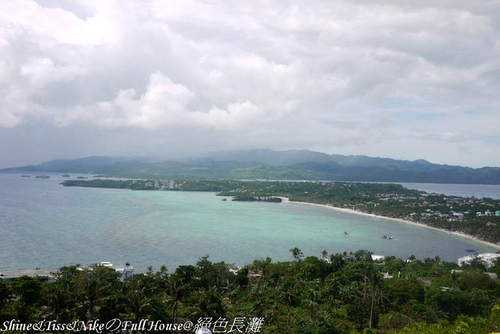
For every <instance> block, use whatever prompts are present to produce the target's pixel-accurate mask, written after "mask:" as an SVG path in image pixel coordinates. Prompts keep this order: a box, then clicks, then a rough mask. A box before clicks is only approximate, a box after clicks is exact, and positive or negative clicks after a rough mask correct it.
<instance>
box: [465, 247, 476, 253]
mask: <svg viewBox="0 0 500 334" xmlns="http://www.w3.org/2000/svg"><path fill="white" fill-rule="evenodd" d="M465 251H466V252H469V253H475V252H476V250H475V249H472V248H467V249H466V250H465Z"/></svg>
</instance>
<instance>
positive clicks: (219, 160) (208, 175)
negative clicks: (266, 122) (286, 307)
mask: <svg viewBox="0 0 500 334" xmlns="http://www.w3.org/2000/svg"><path fill="white" fill-rule="evenodd" d="M1 171H3V172H8V171H15V172H64V173H90V174H105V175H113V176H123V177H143V178H165V179H269V180H333V181H367V182H422V183H425V182H428V183H470V184H500V168H498V167H484V168H469V167H460V166H449V165H438V164H433V163H430V162H428V161H425V160H415V161H406V160H395V159H387V158H372V157H367V156H362V155H353V156H345V155H336V154H331V155H330V154H325V153H319V152H313V151H308V150H292V151H273V150H269V149H262V150H247V151H224V152H215V153H211V154H207V155H206V156H204V157H202V158H197V159H192V160H188V161H183V162H181V161H164V162H154V160H153V159H151V158H114V157H88V158H81V159H61V160H54V161H50V162H45V163H42V164H39V165H34V166H24V167H16V168H8V169H3V170H1Z"/></svg>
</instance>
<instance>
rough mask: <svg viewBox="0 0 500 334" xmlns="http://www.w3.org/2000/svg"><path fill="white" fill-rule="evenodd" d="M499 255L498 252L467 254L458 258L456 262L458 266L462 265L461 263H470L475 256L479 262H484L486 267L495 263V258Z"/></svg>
mask: <svg viewBox="0 0 500 334" xmlns="http://www.w3.org/2000/svg"><path fill="white" fill-rule="evenodd" d="M499 257H500V254H496V253H483V254H474V255H468V256H464V257H461V258H459V259H458V261H457V262H458V265H459V266H463V265H465V264H467V263H470V262H471V261H472V260H474V259H476V258H477V259H478V260H481V262H483V263H484V265H485V266H486V268H490V267H491V266H493V264H494V263H495V260H496V259H497V258H499Z"/></svg>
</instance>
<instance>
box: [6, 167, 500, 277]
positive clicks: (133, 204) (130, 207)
mask: <svg viewBox="0 0 500 334" xmlns="http://www.w3.org/2000/svg"><path fill="white" fill-rule="evenodd" d="M35 175H36V174H33V173H32V177H21V174H14V173H0V226H1V232H0V272H1V271H8V270H17V269H34V268H41V269H47V270H53V269H57V268H59V267H61V266H65V265H73V264H82V265H86V264H92V263H98V262H101V261H110V262H112V263H113V264H114V265H116V266H120V265H124V264H125V263H126V262H129V263H130V264H132V265H133V266H134V267H135V268H136V270H137V271H139V272H140V271H145V270H146V268H147V267H148V266H152V267H153V268H154V269H159V267H160V266H161V265H166V266H167V268H168V269H169V270H171V271H173V270H175V268H176V267H177V266H179V265H186V264H193V265H194V264H195V263H196V262H197V261H198V259H199V258H200V257H202V256H205V255H209V259H210V260H211V261H213V262H219V261H225V262H226V263H234V264H235V265H237V266H242V265H244V264H247V263H251V262H252V261H253V260H255V259H259V258H266V257H270V258H271V259H272V260H273V261H284V260H291V259H292V257H291V253H290V251H289V250H290V249H292V248H294V247H298V248H300V249H301V250H302V251H303V253H304V254H305V255H306V256H309V255H313V256H318V257H320V256H321V252H322V251H323V250H326V251H327V252H328V253H329V254H331V253H336V252H344V251H347V252H349V251H357V250H360V249H366V250H369V251H371V252H373V253H375V254H380V255H385V256H390V255H394V256H397V257H401V258H407V257H408V256H410V255H415V256H416V257H417V258H420V259H424V258H426V257H435V256H439V257H440V258H441V259H444V260H447V261H456V260H457V258H459V257H461V256H465V255H468V253H466V252H465V250H466V249H468V248H473V249H475V250H476V251H478V252H480V253H482V252H494V251H495V249H494V248H493V247H489V246H487V245H483V244H481V243H478V242H475V241H473V240H468V239H465V238H461V237H457V236H453V235H450V234H447V233H445V232H440V231H434V230H430V229H426V228H422V227H418V226H412V225H408V224H404V223H400V222H396V221H392V220H388V219H382V218H374V217H366V216H362V215H356V214H349V213H345V212H341V211H336V210H331V209H327V208H321V207H315V206H310V205H303V204H296V203H286V202H284V203H255V202H233V201H230V200H228V201H222V198H221V197H218V196H215V194H214V193H206V192H173V191H172V192H170V191H131V190H119V189H100V188H76V187H63V186H61V185H60V183H61V182H62V181H63V180H65V179H66V178H63V177H62V173H61V174H54V173H52V174H48V175H50V176H51V177H50V178H49V179H38V178H35ZM71 176H72V178H75V177H76V176H77V175H71ZM496 189H497V191H498V192H497V195H498V194H500V187H498V186H497V188H496ZM489 197H490V196H489ZM496 198H498V197H496ZM344 232H348V235H345V234H344ZM384 234H388V235H392V236H394V239H392V240H388V239H383V238H381V236H382V235H384Z"/></svg>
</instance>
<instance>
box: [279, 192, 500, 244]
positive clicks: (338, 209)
mask: <svg viewBox="0 0 500 334" xmlns="http://www.w3.org/2000/svg"><path fill="white" fill-rule="evenodd" d="M280 198H281V199H282V200H283V202H288V203H294V204H306V205H312V206H317V207H322V208H326V209H330V210H337V211H342V212H345V213H350V214H356V215H363V216H367V217H372V218H382V219H388V220H392V221H396V222H400V223H404V224H409V225H414V226H418V227H425V228H428V229H431V230H435V231H439V232H443V233H447V234H450V235H454V236H458V237H462V238H466V239H469V240H473V241H475V242H478V243H480V244H483V245H486V246H489V247H492V248H495V249H497V250H499V251H500V245H497V244H494V243H491V242H488V241H484V240H481V239H477V238H475V237H473V236H472V235H468V234H463V233H458V232H452V231H447V230H443V229H440V228H437V227H433V226H428V225H425V224H422V223H415V222H412V221H410V220H404V219H400V218H391V217H384V216H380V215H375V214H372V213H366V212H361V211H356V210H352V209H345V208H339V207H336V206H331V205H327V204H317V203H310V202H297V201H290V200H289V199H288V198H286V197H280Z"/></svg>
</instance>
